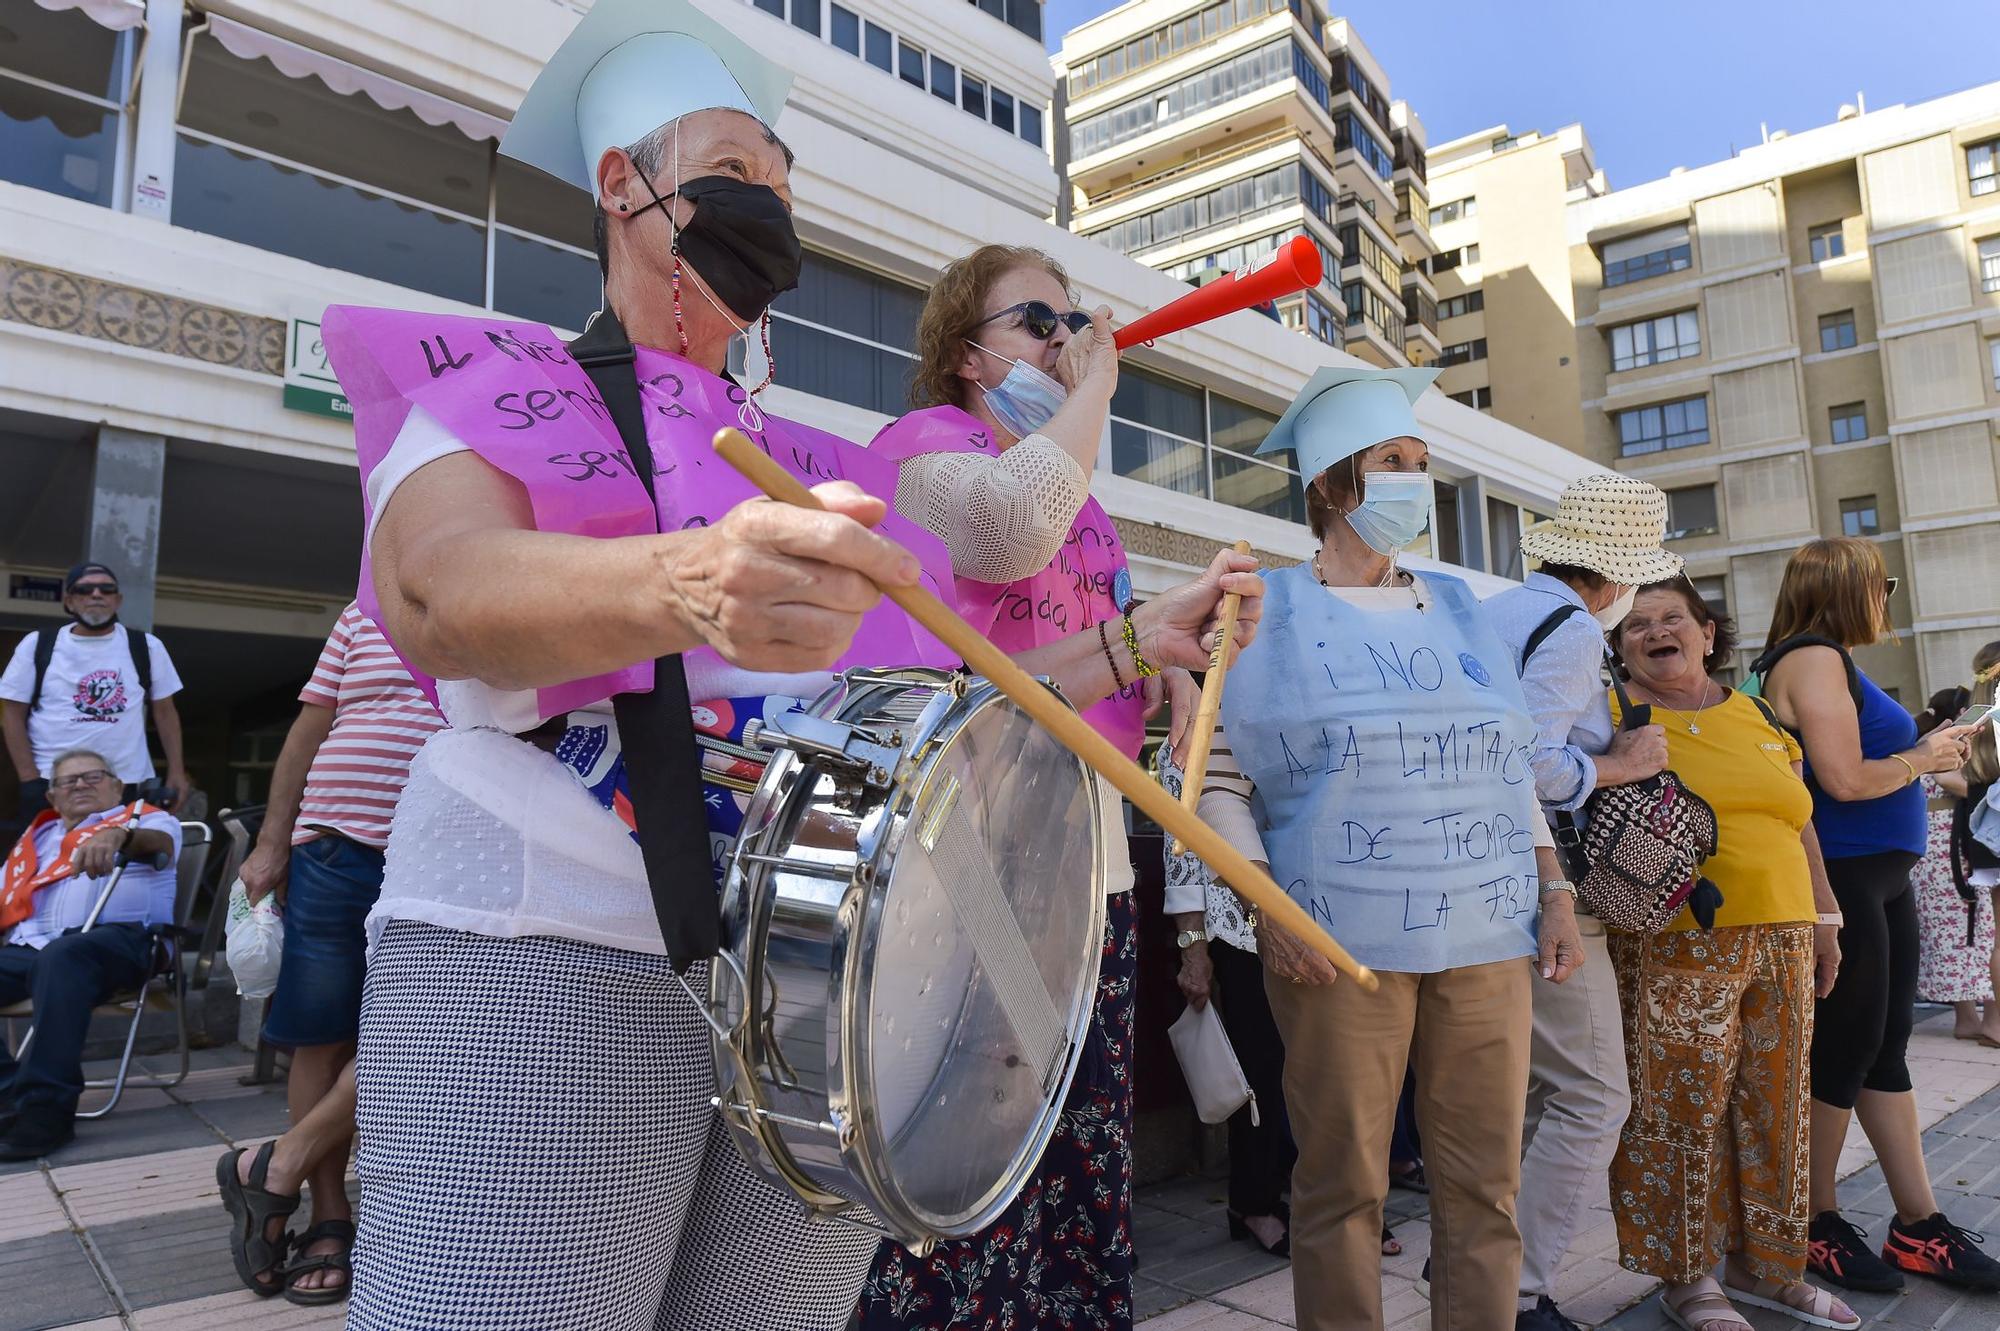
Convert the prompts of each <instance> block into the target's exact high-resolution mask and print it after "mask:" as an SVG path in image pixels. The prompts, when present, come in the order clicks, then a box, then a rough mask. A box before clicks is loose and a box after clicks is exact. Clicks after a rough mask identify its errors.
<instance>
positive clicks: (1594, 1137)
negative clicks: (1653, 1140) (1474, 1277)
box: [1484, 473, 1681, 1331]
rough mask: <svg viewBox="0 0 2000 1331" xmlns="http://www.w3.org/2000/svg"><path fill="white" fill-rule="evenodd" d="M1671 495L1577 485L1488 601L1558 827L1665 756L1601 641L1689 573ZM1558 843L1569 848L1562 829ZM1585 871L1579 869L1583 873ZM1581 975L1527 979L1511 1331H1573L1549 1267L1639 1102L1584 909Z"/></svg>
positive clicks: (1602, 477)
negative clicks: (1644, 595)
mask: <svg viewBox="0 0 2000 1331" xmlns="http://www.w3.org/2000/svg"><path fill="white" fill-rule="evenodd" d="M1666 531H1667V497H1666V496H1665V495H1664V494H1662V493H1660V491H1659V490H1658V489H1657V488H1655V487H1654V486H1651V485H1648V484H1647V483H1646V482H1645V481H1641V480H1636V479H1634V478H1632V477H1630V476H1619V475H1616V474H1611V473H1599V474H1596V475H1592V476H1584V477H1581V478H1579V479H1578V480H1575V481H1572V482H1571V483H1570V484H1569V486H1568V488H1567V489H1565V490H1564V491H1563V493H1562V497H1561V499H1560V500H1559V501H1558V503H1557V506H1556V516H1555V517H1554V518H1553V519H1551V520H1550V521H1547V522H1543V523H1539V524H1537V525H1536V526H1534V527H1532V528H1530V529H1529V530H1528V532H1527V533H1526V535H1524V536H1523V538H1522V540H1521V552H1522V553H1523V554H1524V555H1526V556H1527V557H1528V558H1530V559H1536V560H1540V561H1541V566H1540V567H1539V568H1538V569H1537V570H1536V571H1535V572H1533V573H1530V574H1529V575H1528V578H1527V581H1526V583H1525V584H1524V585H1522V586H1520V587H1513V588H1510V589H1508V590H1507V591H1504V592H1501V593H1500V594H1499V595H1498V596H1495V597H1493V598H1492V599H1490V600H1488V601H1486V602H1485V604H1484V609H1485V611H1486V613H1487V617H1488V618H1489V619H1490V620H1491V621H1492V624H1493V627H1494V630H1495V631H1496V632H1497V633H1498V634H1499V635H1500V638H1501V640H1502V641H1503V642H1505V643H1506V645H1507V648H1508V650H1509V651H1510V652H1512V653H1513V656H1514V665H1515V666H1516V667H1517V668H1518V669H1519V671H1520V675H1521V692H1522V694H1523V696H1524V697H1525V698H1526V699H1527V703H1528V710H1529V711H1530V712H1532V713H1533V714H1534V718H1535V725H1536V728H1537V730H1538V732H1539V734H1538V737H1537V739H1536V743H1535V753H1534V756H1533V757H1532V758H1530V759H1529V761H1528V766H1529V768H1530V769H1531V770H1532V772H1533V773H1534V779H1535V793H1536V794H1537V795H1538V796H1540V798H1541V802H1542V808H1543V810H1544V811H1545V812H1546V813H1547V814H1548V815H1549V816H1550V818H1551V819H1552V820H1555V821H1558V822H1559V823H1561V824H1566V825H1568V826H1571V827H1573V826H1574V822H1573V816H1574V815H1576V814H1577V813H1578V812H1579V811H1580V810H1581V809H1582V808H1583V805H1584V801H1586V800H1588V799H1589V798H1590V795H1591V793H1592V792H1593V791H1595V790H1598V789H1600V788H1602V787H1606V786H1620V785H1625V784H1626V783H1628V782H1632V781H1640V780H1644V779H1645V778H1646V777H1649V776H1652V775H1653V774H1654V773H1656V772H1658V771H1660V770H1661V769H1662V768H1664V767H1665V766H1666V763H1667V740H1666V734H1665V732H1664V731H1663V730H1662V729H1661V728H1660V727H1659V726H1642V727H1639V728H1637V729H1634V730H1628V731H1618V730H1615V729H1614V728H1613V726H1612V724H1611V708H1610V706H1609V704H1608V703H1607V702H1606V699H1605V692H1604V676H1603V670H1604V654H1605V646H1604V634H1605V632H1606V631H1607V630H1610V629H1613V628H1615V627H1616V626H1617V624H1618V621H1619V620H1621V619H1623V618H1624V617H1625V612H1626V611H1628V610H1630V609H1631V608H1632V597H1633V593H1634V592H1635V591H1636V589H1637V588H1638V587H1639V586H1640V585H1641V584H1643V583H1648V582H1657V581H1659V580H1660V579H1662V578H1668V577H1672V576H1674V575H1675V574H1678V573H1679V572H1680V571H1681V558H1680V556H1679V555H1675V554H1670V553H1668V552H1667V551H1666V550H1665V549H1663V548H1662V547H1661V542H1662V541H1663V540H1665V538H1666ZM1557 839H1558V841H1563V840H1567V839H1568V838H1567V837H1563V836H1559V837H1558V838H1557ZM1581 871H1582V870H1581V866H1572V872H1575V873H1578V874H1580V873H1581ZM1577 928H1578V932H1579V934H1580V935H1581V937H1582V943H1583V956H1584V966H1583V969H1582V970H1581V971H1580V972H1579V973H1578V975H1577V976H1576V978H1575V979H1573V980H1571V981H1570V982H1569V983H1568V984H1564V985H1549V984H1538V985H1535V986H1534V1033H1533V1037H1532V1042H1531V1044H1530V1046H1529V1048H1530V1053H1529V1061H1528V1085H1529V1093H1528V1105H1529V1113H1528V1126H1527V1138H1528V1144H1527V1150H1526V1152H1525V1154H1524V1156H1523V1158H1522V1165H1521V1196H1520V1200H1519V1204H1518V1206H1517V1207H1516V1212H1515V1213H1516V1215H1517V1216H1518V1217H1519V1219H1520V1224H1521V1288H1520V1305H1519V1307H1520V1311H1519V1314H1518V1315H1517V1317H1516V1318H1515V1322H1514V1325H1515V1327H1516V1329H1517V1331H1574V1327H1575V1325H1576V1324H1575V1323H1574V1322H1572V1321H1570V1320H1569V1319H1568V1318H1567V1317H1565V1316H1564V1315H1563V1313H1562V1311H1561V1309H1559V1308H1558V1307H1557V1306H1556V1304H1555V1301H1554V1297H1553V1296H1554V1294H1555V1275H1556V1267H1557V1266H1558V1265H1559V1264H1560V1263H1561V1262H1562V1259H1563V1256H1564V1254H1565V1253H1567V1252H1568V1251H1569V1245H1570V1240H1571V1239H1572V1238H1573V1237H1574V1236H1575V1234H1576V1231H1577V1227H1578V1225H1579V1224H1580V1223H1581V1222H1582V1220H1583V1217H1584V1214H1585V1212H1586V1211H1587V1210H1588V1208H1589V1206H1590V1197H1591V1194H1592V1192H1593V1191H1594V1187H1595V1185H1596V1184H1597V1183H1598V1181H1599V1180H1600V1179H1602V1178H1603V1175H1604V1171H1605V1169H1606V1168H1607V1167H1608V1166H1609V1165H1610V1163H1611V1157H1612V1155H1613V1154H1614V1153H1615V1152H1616V1151H1617V1149H1618V1129H1619V1128H1620V1127H1621V1126H1623V1125H1624V1122H1625V1113H1626V1111H1627V1110H1628V1109H1629V1108H1630V1107H1631V1096H1630V1094H1629V1092H1628V1091H1627V1089H1626V1084H1625V1042H1624V1038H1623V1036H1622V1034H1621V1033H1620V1031H1619V1026H1618V987H1617V983H1616V981H1615V980H1614V979H1613V977H1612V974H1611V963H1610V958H1609V956H1608V955H1607V953H1606V951H1605V942H1604V925H1603V924H1601V923H1600V922H1599V921H1598V920H1597V919H1596V917H1594V916H1592V915H1590V914H1589V913H1588V912H1584V911H1579V912H1578V914H1577Z"/></svg>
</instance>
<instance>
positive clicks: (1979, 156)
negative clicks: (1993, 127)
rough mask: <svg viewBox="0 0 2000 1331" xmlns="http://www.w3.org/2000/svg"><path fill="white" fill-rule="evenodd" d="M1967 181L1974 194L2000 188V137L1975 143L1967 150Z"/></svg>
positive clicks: (1987, 192)
mask: <svg viewBox="0 0 2000 1331" xmlns="http://www.w3.org/2000/svg"><path fill="white" fill-rule="evenodd" d="M1965 181H1966V184H1967V185H1968V186H1970V187H1971V190H1972V192H1973V193H1974V194H1991V193H1993V192H1994V191H1995V190H2000V139H1988V140H1987V141H1986V142H1984V143H1975V144H1973V145H1972V146H1970V147H1969V148H1967V149H1966V150H1965Z"/></svg>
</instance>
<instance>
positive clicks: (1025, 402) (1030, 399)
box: [966, 338, 1069, 439]
mask: <svg viewBox="0 0 2000 1331" xmlns="http://www.w3.org/2000/svg"><path fill="white" fill-rule="evenodd" d="M966 341H968V342H972V339H971V338H967V339H966ZM972 345H973V346H975V347H979V349H980V350H981V351H984V352H986V354H987V355H989V356H991V357H993V358H994V359H995V360H1002V359H1005V358H1004V357H1002V356H1001V355H1000V353H999V352H997V351H993V350H990V349H988V348H986V347H980V346H979V344H978V343H977V342H972ZM979 391H980V393H981V395H982V396H984V397H985V399H986V409H987V410H988V411H990V412H992V413H993V419H994V420H996V421H998V422H1000V424H1001V425H1002V426H1004V427H1005V428H1006V429H1008V430H1010V431H1012V432H1013V434H1014V437H1015V438H1017V439H1026V438H1027V437H1028V436H1029V435H1031V434H1033V433H1034V432H1035V431H1037V430H1039V429H1041V428H1042V427H1043V426H1044V425H1047V424H1048V423H1049V421H1050V420H1051V419H1052V418H1053V417H1054V416H1055V414H1056V412H1057V411H1058V410H1059V409H1060V408H1061V407H1062V404H1063V402H1064V401H1065V400H1066V399H1067V398H1068V397H1069V390H1068V389H1067V388H1064V387H1063V386H1062V385H1061V384H1060V383H1057V382H1056V381H1055V380H1054V379H1051V378H1050V377H1049V376H1048V375H1046V374H1044V373H1042V371H1041V370H1040V369H1038V368H1036V367H1035V366H1033V365H1030V364H1028V362H1026V361H1024V360H1017V361H1015V362H1014V365H1013V368H1012V369H1010V370H1008V371H1007V377H1006V378H1005V379H1002V380H1001V381H1000V384H999V386H998V387H997V388H987V387H986V386H984V385H983V384H982V385H981V386H980V389H979Z"/></svg>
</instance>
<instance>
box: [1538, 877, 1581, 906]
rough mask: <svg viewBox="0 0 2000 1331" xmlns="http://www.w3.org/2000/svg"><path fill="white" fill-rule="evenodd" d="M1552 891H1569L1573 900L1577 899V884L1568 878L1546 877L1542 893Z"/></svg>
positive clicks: (1545, 893) (1547, 893) (1545, 894)
mask: <svg viewBox="0 0 2000 1331" xmlns="http://www.w3.org/2000/svg"><path fill="white" fill-rule="evenodd" d="M1551 892H1567V893H1569V899H1570V900H1571V901H1574V900H1576V884H1575V883H1572V882H1571V881H1570V880H1569V879H1567V878H1544V879H1543V880H1542V895H1543V896H1547V895H1549V893H1551Z"/></svg>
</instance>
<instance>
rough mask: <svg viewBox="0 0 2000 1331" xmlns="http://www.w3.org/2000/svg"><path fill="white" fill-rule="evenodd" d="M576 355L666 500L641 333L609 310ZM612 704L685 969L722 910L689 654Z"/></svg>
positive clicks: (657, 910) (647, 854) (714, 943)
mask: <svg viewBox="0 0 2000 1331" xmlns="http://www.w3.org/2000/svg"><path fill="white" fill-rule="evenodd" d="M569 354H570V355H571V356H572V357H573V358H574V359H575V361H576V363H577V366H578V367H579V368H580V369H582V370H583V372H584V373H585V374H587V375H589V376H590V381H591V382H592V383H593V384H595V385H596V386H597V393H598V396H599V397H601V398H603V399H604V408H605V410H606V411H608V412H609V413H610V414H611V420H612V423H613V424H615V425H616V426H617V427H618V437H619V438H620V439H621V440H623V441H624V443H625V451H626V453H627V454H628V455H629V456H630V457H631V460H632V469H633V470H634V471H636V472H638V473H639V479H640V481H641V482H643V483H644V485H645V487H646V497H647V498H648V499H653V500H654V501H655V504H657V502H658V501H657V498H656V496H655V493H654V485H653V450H652V446H651V445H649V444H648V443H647V442H646V417H645V407H644V405H643V404H642V403H641V402H640V400H639V381H638V379H637V378H636V377H635V376H634V373H633V369H632V339H630V338H629V337H627V336H626V335H625V327H624V325H623V324H621V323H619V322H618V316H617V315H616V314H614V313H612V311H611V310H609V309H608V308H607V309H605V310H604V311H603V312H602V313H600V314H599V315H598V316H597V317H596V318H595V319H594V320H592V321H591V324H590V327H589V328H588V329H586V330H585V331H584V334H583V336H582V337H579V338H577V339H576V341H574V342H571V343H570V344H569ZM656 511H657V510H656ZM655 521H657V518H656V519H655ZM611 711H612V715H613V716H614V717H615V718H616V719H617V721H618V740H619V744H620V745H621V746H622V748H623V750H624V755H625V775H626V780H627V781H628V783H629V784H630V786H631V791H632V816H633V821H634V822H635V823H636V824H637V829H638V835H639V854H640V857H641V858H642V859H643V860H644V861H645V865H646V885H647V886H648V887H649V888H650V889H651V890H652V894H653V912H654V914H656V915H657V916H658V917H659V920H660V937H661V938H662V939H664V940H665V942H666V945H667V956H668V958H669V959H670V960H671V961H672V962H673V966H674V969H675V971H677V972H684V971H686V970H687V968H688V967H689V966H690V965H692V964H693V963H695V962H697V961H705V960H707V959H708V958H710V957H713V956H714V955H715V953H716V949H717V948H718V947H719V946H720V943H721V936H722V915H721V910H720V908H719V907H718V905H717V903H716V897H715V886H714V882H713V880H712V878H711V875H710V872H709V863H710V856H709V842H708V815H707V812H706V810H705V807H704V805H703V802H702V790H701V754H700V751H699V750H698V749H697V748H696V747H695V734H694V716H693V710H692V706H691V704H690V701H689V699H688V687H687V671H686V669H685V668H683V666H682V664H681V658H680V657H679V656H662V657H660V658H659V659H658V660H657V661H655V662H654V663H653V691H652V692H651V693H621V694H619V695H618V696H617V697H615V698H613V699H612V700H611Z"/></svg>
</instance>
